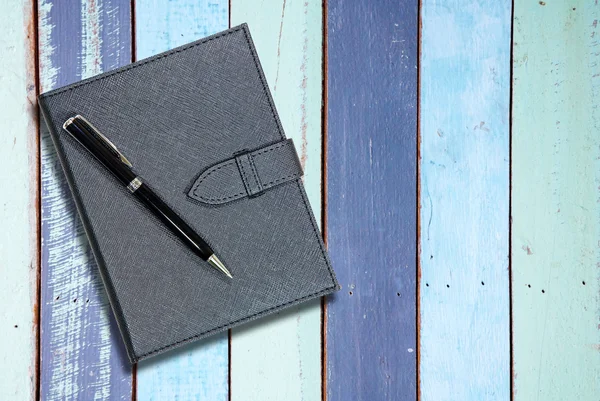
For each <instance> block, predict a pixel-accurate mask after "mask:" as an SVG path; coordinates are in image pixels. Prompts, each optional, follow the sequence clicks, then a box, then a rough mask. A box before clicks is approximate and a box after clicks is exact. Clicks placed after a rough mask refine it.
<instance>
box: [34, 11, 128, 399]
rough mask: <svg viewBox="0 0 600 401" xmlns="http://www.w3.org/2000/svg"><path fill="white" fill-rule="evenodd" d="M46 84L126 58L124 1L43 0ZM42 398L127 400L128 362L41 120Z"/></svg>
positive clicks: (69, 79)
mask: <svg viewBox="0 0 600 401" xmlns="http://www.w3.org/2000/svg"><path fill="white" fill-rule="evenodd" d="M38 18H39V21H38V23H39V62H40V65H39V74H40V87H41V91H42V92H44V91H48V90H50V89H53V88H56V87H58V86H61V85H65V84H68V83H71V82H74V81H77V80H80V79H83V78H87V77H89V76H93V75H96V74H98V73H100V72H103V71H107V70H110V69H113V68H116V67H118V66H121V65H124V64H126V63H128V62H129V61H130V60H131V28H130V20H131V18H130V1H129V0H101V1H99V0H82V1H78V2H76V3H72V2H69V4H66V3H65V2H61V1H56V0H40V1H39V3H38ZM41 126H42V128H43V130H42V137H41V158H42V160H41V163H42V171H41V181H42V188H41V197H42V209H41V219H42V273H41V280H42V291H41V292H42V295H41V304H42V321H41V326H42V327H41V379H40V380H41V398H42V399H44V400H81V399H95V400H109V399H110V400H130V399H131V366H130V365H129V362H128V361H127V356H126V353H125V350H124V347H123V344H122V340H121V336H120V334H119V332H118V329H117V326H116V324H115V322H114V319H113V316H112V313H111V311H110V308H109V305H108V300H107V297H106V294H105V291H104V287H103V285H102V281H101V278H100V275H99V273H98V270H97V267H96V265H95V262H94V260H93V256H92V254H91V250H90V247H89V245H88V242H87V239H86V237H85V233H84V230H83V227H82V225H81V221H80V220H79V217H78V216H77V213H76V210H75V206H74V203H73V201H72V198H71V194H70V192H69V189H68V187H67V183H66V180H65V178H64V175H63V173H62V170H61V167H60V164H59V162H58V159H57V155H56V152H55V149H54V147H53V145H52V141H51V140H50V138H49V136H48V133H47V132H45V124H42V125H41Z"/></svg>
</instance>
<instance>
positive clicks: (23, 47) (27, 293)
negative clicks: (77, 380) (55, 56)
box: [0, 0, 39, 400]
mask: <svg viewBox="0 0 600 401" xmlns="http://www.w3.org/2000/svg"><path fill="white" fill-rule="evenodd" d="M0 9H1V12H0V27H1V28H0V53H1V54H2V56H3V57H0V104H2V107H1V108H0V133H1V136H0V171H2V173H1V174H0V188H2V195H3V196H2V198H3V199H2V208H1V209H0V227H3V229H2V230H1V231H0V260H2V268H1V269H0V270H2V273H1V274H0V276H1V278H0V294H1V295H0V296H1V297H2V302H1V303H0V332H2V341H0V364H1V365H2V366H3V369H2V374H1V375H0V399H1V400H32V399H34V397H35V393H36V384H37V383H36V357H37V350H36V342H37V335H38V327H37V311H38V307H37V302H38V300H37V283H38V246H37V245H38V241H37V238H38V224H37V222H38V218H39V215H38V208H37V197H38V191H37V188H38V174H37V169H38V166H37V163H38V160H39V159H38V156H39V149H38V145H37V138H38V134H37V110H36V108H35V104H36V103H35V102H36V101H35V96H36V90H37V88H36V82H35V75H36V71H35V68H36V67H35V50H36V49H35V31H34V22H35V20H34V8H33V4H32V2H31V1H30V0H22V1H13V2H8V3H6V2H5V3H3V4H2V6H0Z"/></svg>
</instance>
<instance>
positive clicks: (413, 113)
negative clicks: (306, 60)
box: [326, 0, 418, 401]
mask: <svg viewBox="0 0 600 401" xmlns="http://www.w3.org/2000/svg"><path fill="white" fill-rule="evenodd" d="M417 15H418V2H417V1H416V0H415V1H402V2H398V1H391V0H385V1H378V2H372V1H366V0H353V1H350V2H348V1H341V0H333V1H329V3H328V22H327V27H328V28H327V30H328V45H327V49H328V96H327V97H328V100H327V104H328V111H329V117H328V125H327V242H328V246H329V251H330V255H331V258H332V261H333V266H334V268H335V269H336V273H337V275H338V279H339V281H340V285H342V290H341V291H340V292H339V293H338V294H336V295H335V296H333V297H331V298H329V299H328V302H327V304H326V312H327V314H326V315H327V321H326V330H327V343H326V346H327V347H326V348H327V355H326V357H327V360H326V369H327V379H328V380H327V383H326V386H327V400H329V401H337V400H340V401H342V400H343V401H345V400H350V399H352V400H415V399H416V386H417V378H416V355H417V352H416V350H417V343H416V252H417V250H416V245H417V209H416V201H417V182H416V178H417V176H416V163H417V140H416V138H417V61H418V60H417V57H418V54H417V37H418V17H417Z"/></svg>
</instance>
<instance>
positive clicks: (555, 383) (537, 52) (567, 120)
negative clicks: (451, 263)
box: [511, 0, 600, 401]
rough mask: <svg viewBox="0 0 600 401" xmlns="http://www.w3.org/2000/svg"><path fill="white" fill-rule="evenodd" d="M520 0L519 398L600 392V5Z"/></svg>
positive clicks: (515, 276) (515, 287) (515, 138)
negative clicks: (521, 0) (599, 25)
mask: <svg viewBox="0 0 600 401" xmlns="http://www.w3.org/2000/svg"><path fill="white" fill-rule="evenodd" d="M597 3H598V2H597V1H591V0H590V1H571V2H569V3H565V2H552V1H546V2H542V1H540V2H538V1H531V2H516V3H515V14H514V44H513V57H514V65H513V71H514V73H513V120H512V127H513V133H512V149H513V153H512V163H513V164H512V177H513V181H512V188H513V192H512V249H511V252H512V296H513V309H512V310H513V354H514V390H513V392H514V399H515V400H517V401H522V400H523V401H524V400H527V401H529V400H544V401H554V400H567V399H569V400H597V399H598V398H599V397H600V298H599V294H600V269H599V266H600V242H599V239H600V224H599V222H600V214H599V213H600V204H599V203H598V202H599V199H600V192H599V188H600V161H599V160H600V134H599V132H598V131H599V129H600V123H599V119H600V112H599V111H598V106H599V105H600V81H599V80H598V79H599V77H600V65H599V62H600V57H599V54H600V53H599V52H600V42H599V39H600V30H599V29H598V20H599V19H600V6H598V4H597Z"/></svg>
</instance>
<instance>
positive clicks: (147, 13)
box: [135, 0, 229, 401]
mask: <svg viewBox="0 0 600 401" xmlns="http://www.w3.org/2000/svg"><path fill="white" fill-rule="evenodd" d="M135 19H136V23H135V27H136V32H135V39H136V43H135V45H136V58H137V59H138V60H139V59H142V58H145V57H149V56H152V55H154V54H156V53H160V52H162V51H166V50H169V49H171V48H173V47H177V46H179V45H183V44H185V43H188V42H191V41H194V40H196V39H200V38H202V37H204V36H208V35H211V34H213V33H216V32H219V31H221V30H224V29H227V27H228V20H229V5H228V3H227V1H226V0H212V1H211V0H202V1H179V2H172V1H167V0H137V1H136V5H135ZM228 358H229V351H228V342H227V334H226V333H225V334H221V335H217V336H215V337H212V338H209V339H207V340H203V341H200V342H197V343H193V344H190V345H188V346H185V347H183V348H182V349H179V350H176V351H172V352H168V353H165V354H163V355H160V356H158V357H155V358H152V359H149V360H147V361H142V362H140V363H139V364H138V371H137V399H138V400H140V401H142V400H178V401H185V400H215V401H219V400H222V401H225V400H227V397H228V390H229V389H228V383H227V380H228Z"/></svg>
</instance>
